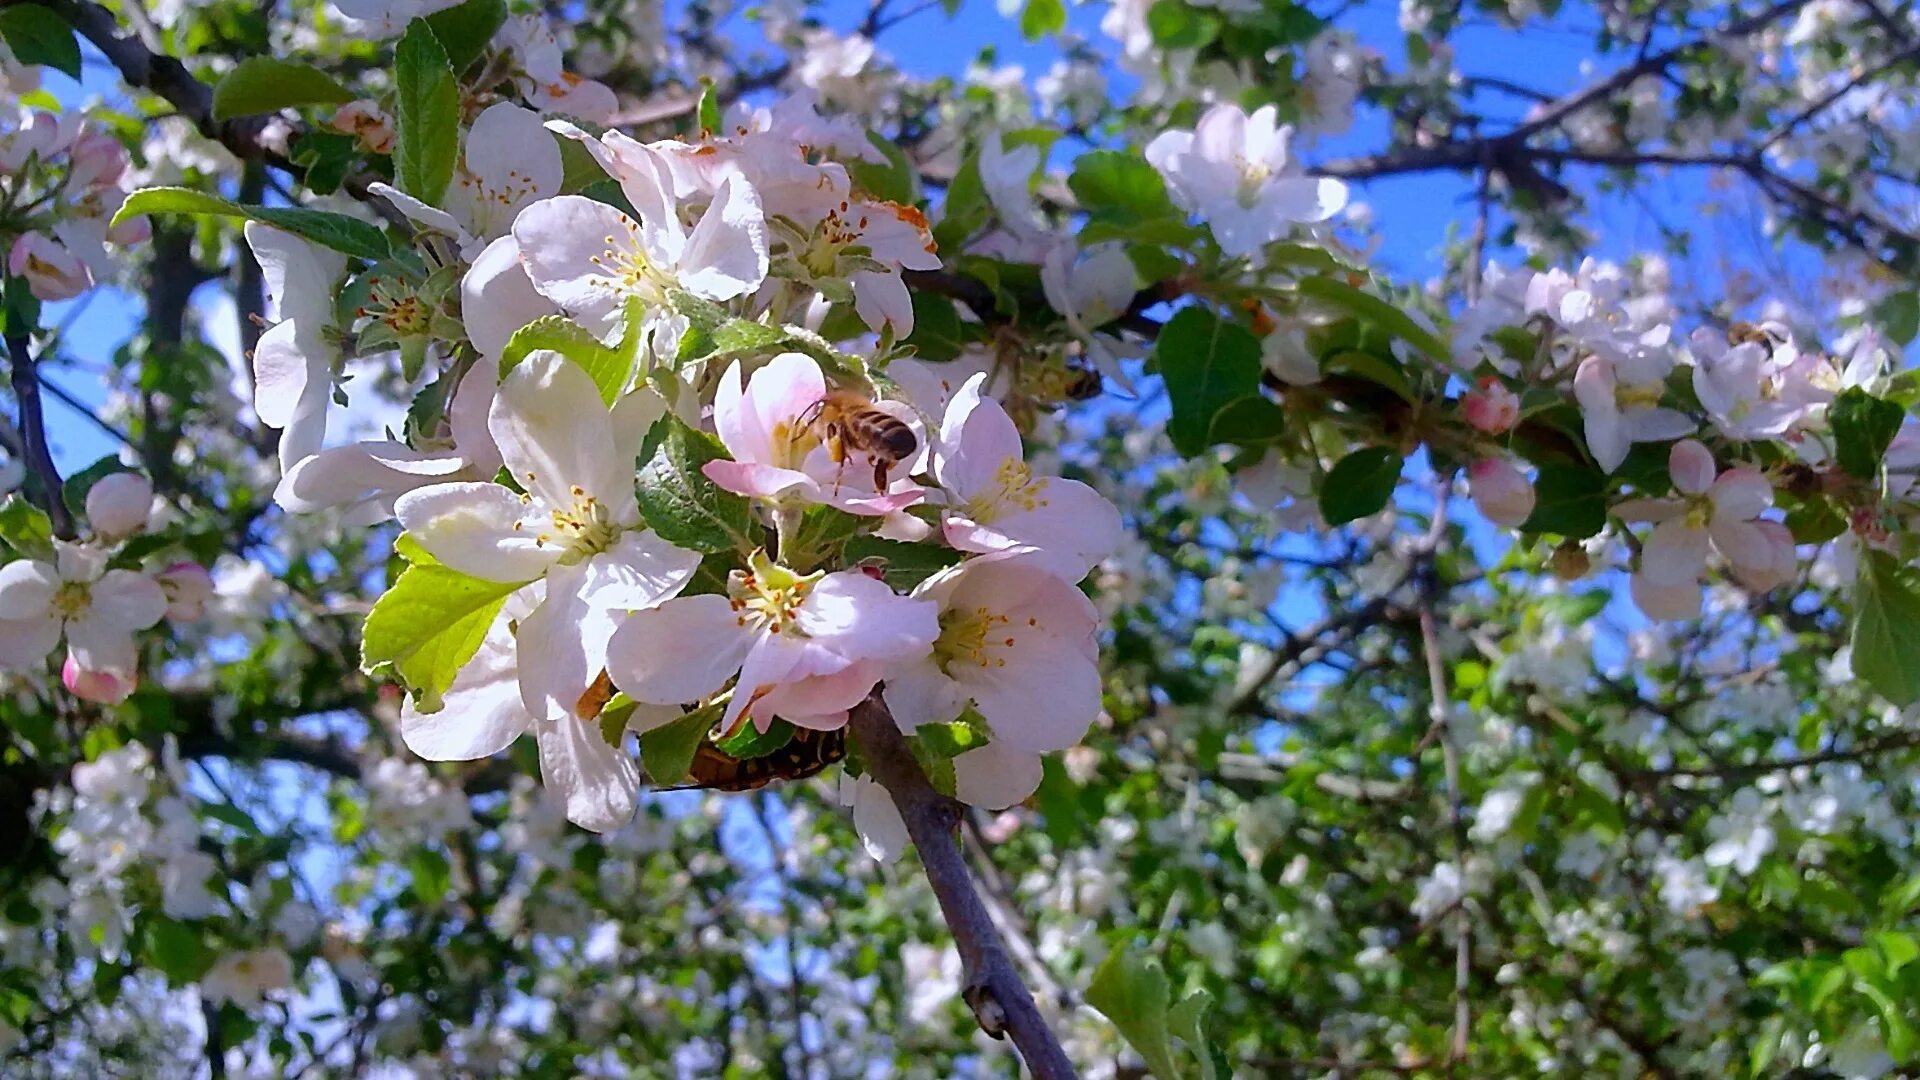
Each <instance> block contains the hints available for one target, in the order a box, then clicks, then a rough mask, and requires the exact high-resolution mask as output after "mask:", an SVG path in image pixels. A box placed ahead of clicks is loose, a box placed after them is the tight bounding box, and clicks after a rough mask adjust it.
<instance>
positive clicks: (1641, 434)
mask: <svg viewBox="0 0 1920 1080" xmlns="http://www.w3.org/2000/svg"><path fill="white" fill-rule="evenodd" d="M1622 419H1623V420H1624V421H1625V423H1626V429H1627V436H1628V437H1629V438H1630V439H1632V440H1633V441H1634V442H1665V441H1667V440H1668V439H1678V438H1681V437H1683V436H1686V435H1691V434H1693V433H1694V432H1695V431H1697V430H1699V427H1700V425H1698V424H1696V423H1694V422H1693V417H1691V416H1688V415H1687V414H1686V413H1683V412H1680V411H1678V410H1676V409H1662V408H1653V409H1634V410H1632V411H1631V412H1627V413H1623V414H1622Z"/></svg>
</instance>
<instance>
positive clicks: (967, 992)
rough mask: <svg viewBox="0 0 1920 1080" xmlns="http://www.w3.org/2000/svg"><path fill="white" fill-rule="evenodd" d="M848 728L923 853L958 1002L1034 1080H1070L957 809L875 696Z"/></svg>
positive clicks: (861, 706) (862, 705)
mask: <svg viewBox="0 0 1920 1080" xmlns="http://www.w3.org/2000/svg"><path fill="white" fill-rule="evenodd" d="M848 727H849V728H850V729H851V731H852V733H853V737H854V739H855V741H856V742H857V743H858V744H859V746H860V752H861V754H862V756H863V758H864V760H865V762H866V765H867V770H868V771H869V772H870V773H871V774H872V775H873V778H874V779H875V780H877V781H879V783H880V786H881V787H883V788H885V789H886V790H887V793H888V794H889V795H890V796H892V797H893V802H894V805H895V806H897V807H898V808H899V810H900V817H901V819H902V820H904V821H905V822H906V825H907V835H909V836H911V837H912V838H913V846H914V847H915V848H917V849H918V850H919V852H920V862H921V865H922V866H924V867H925V868H926V872H927V882H928V884H930V885H932V886H933V894H934V896H935V897H937V898H938V899H939V901H940V914H941V915H942V916H943V917H944V918H945V919H946V922H947V926H948V928H949V929H951V930H952V931H953V942H954V945H955V946H956V947H957V948H958V949H959V951H960V962H961V964H962V965H963V967H964V968H965V989H963V990H962V991H961V995H962V996H963V997H965V998H966V1001H967V1004H968V1006H970V1007H971V1008H972V1009H973V1015H974V1018H975V1019H977V1020H978V1021H979V1022H980V1029H981V1030H982V1031H985V1032H986V1033H987V1034H989V1035H991V1036H993V1037H994V1038H996V1039H1003V1038H1006V1037H1007V1036H1008V1035H1012V1036H1013V1044H1014V1046H1016V1047H1018V1048H1019V1050H1020V1056H1021V1057H1022V1058H1024V1059H1025V1060H1026V1065H1027V1070H1028V1071H1029V1072H1030V1073H1031V1074H1032V1075H1033V1077H1034V1080H1062V1078H1070V1077H1075V1076H1077V1075H1078V1074H1077V1073H1076V1072H1075V1071H1074V1067H1073V1063H1072V1062H1070V1061H1068V1060H1067V1054H1066V1051H1065V1050H1063V1049H1061V1047H1060V1041H1059V1040H1058V1039H1057V1038H1055V1037H1054V1034H1053V1031H1052V1029H1051V1028H1049V1027H1048V1026H1047V1021H1046V1018H1045V1017H1044V1016H1042V1015H1041V1014H1040V1007H1039V1006H1038V1005H1036V1004H1034V1000H1033V994H1032V993H1030V992H1029V991H1028V990H1027V987H1026V984H1025V983H1023V982H1021V981H1020V974H1019V972H1018V971H1017V970H1016V969H1015V968H1014V964H1013V957H1012V955H1011V954H1010V953H1009V952H1008V951H1007V946H1006V943H1005V942H1004V941H1002V940H1001V938H1000V932H999V930H997V929H996V928H995V927H994V924H993V916H992V915H991V914H989V913H988V911H987V908H986V905H985V904H983V903H981V901H980V894H979V893H977V892H976V891H974V886H973V879H972V878H971V877H970V876H969V875H968V873H967V864H966V860H965V859H964V858H963V857H962V855H961V853H960V847H959V845H958V843H957V842H956V840H955V835H954V834H955V829H956V828H957V827H958V825H959V822H960V806H959V804H958V803H956V802H954V801H953V800H952V799H949V798H947V797H946V796H945V795H942V794H940V793H939V792H938V791H935V790H934V788H933V785H932V784H930V783H928V782H927V776H926V773H924V772H922V771H921V769H920V763H919V762H917V761H915V760H914V757H913V752H912V751H911V750H909V749H908V748H907V742H906V739H905V738H904V737H903V736H902V735H901V734H900V728H899V726H898V725H896V724H895V723H894V719H893V716H892V714H890V713H888V712H887V707H886V705H885V704H883V703H882V702H881V700H880V696H879V694H878V693H875V694H874V695H873V696H871V697H869V698H867V700H865V701H863V702H861V703H860V704H858V705H856V706H854V707H853V712H852V715H851V718H850V719H849V720H848Z"/></svg>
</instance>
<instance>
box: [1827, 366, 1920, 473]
mask: <svg viewBox="0 0 1920 1080" xmlns="http://www.w3.org/2000/svg"><path fill="white" fill-rule="evenodd" d="M1906 415H1907V414H1906V410H1905V409H1902V408H1901V407H1900V406H1898V405H1895V404H1894V403H1893V402H1891V401H1882V400H1880V399H1879V398H1877V397H1874V396H1873V395H1872V394H1869V393H1867V392H1866V391H1865V390H1862V389H1860V388H1859V387H1857V386H1850V387H1848V388H1847V389H1845V390H1842V391H1841V392H1840V396H1839V397H1836V398H1834V399H1833V404H1832V405H1830V406H1828V407H1827V419H1828V421H1829V422H1831V423H1832V424H1833V441H1834V456H1835V457H1837V458H1838V459H1839V460H1840V467H1841V468H1843V469H1845V470H1847V472H1848V473H1849V474H1851V475H1853V476H1856V477H1859V478H1860V479H1862V480H1871V479H1873V478H1874V477H1875V476H1878V475H1879V474H1880V461H1881V459H1882V458H1884V457H1886V456H1887V447H1888V446H1891V445H1892V444H1893V437H1894V436H1895V435H1898V434H1899V433H1900V422H1901V421H1902V420H1905V419H1906Z"/></svg>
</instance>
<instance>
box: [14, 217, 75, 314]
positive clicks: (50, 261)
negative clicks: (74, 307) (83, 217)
mask: <svg viewBox="0 0 1920 1080" xmlns="http://www.w3.org/2000/svg"><path fill="white" fill-rule="evenodd" d="M7 272H8V273H10V274H12V275H14V276H15V277H18V278H23V279H25V281H26V283H27V287H28V288H29V289H30V290H32V292H33V295H34V296H35V297H37V298H39V299H41V300H46V301H54V300H71V299H73V298H74V297H76V296H79V295H80V294H81V293H83V292H86V291H87V290H88V289H90V288H92V287H93V274H92V273H91V272H90V271H88V269H87V266H86V264H85V263H83V262H81V261H80V260H79V258H77V257H76V256H75V255H74V254H73V252H71V251H68V250H67V248H66V247H65V246H64V245H62V244H61V243H60V242H59V241H57V240H55V239H53V238H52V237H50V236H47V235H46V234H45V233H38V232H24V233H21V234H20V237H19V239H17V240H15V241H14V242H13V250H12V251H11V252H9V253H8V256H7Z"/></svg>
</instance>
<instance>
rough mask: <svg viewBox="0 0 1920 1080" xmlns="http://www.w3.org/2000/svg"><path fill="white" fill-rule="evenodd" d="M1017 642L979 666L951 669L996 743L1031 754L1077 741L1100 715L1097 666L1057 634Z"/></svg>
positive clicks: (961, 665) (985, 658)
mask: <svg viewBox="0 0 1920 1080" xmlns="http://www.w3.org/2000/svg"><path fill="white" fill-rule="evenodd" d="M1017 640H1020V645H1019V646H1017V647H1016V648H1011V649H1005V650H994V651H993V652H991V653H989V654H987V655H984V656H982V657H981V660H982V661H983V663H981V664H977V665H970V664H967V663H966V662H965V661H956V662H955V663H954V664H953V665H952V666H951V667H950V668H949V671H950V673H951V674H952V675H953V676H954V679H955V681H957V682H959V683H960V685H961V686H963V687H965V688H966V690H967V692H968V693H969V694H970V695H971V696H972V698H973V702H974V706H975V707H976V708H978V709H979V710H980V715H981V716H982V717H983V718H984V719H985V720H986V721H987V726H988V727H989V728H991V729H993V738H994V741H995V742H999V743H1004V744H1005V745H1006V746H1007V748H1008V749H1010V750H1018V751H1021V752H1023V753H1030V754H1044V753H1047V752H1049V751H1052V750H1065V749H1066V748H1067V747H1069V746H1074V745H1076V744H1078V743H1079V742H1080V740H1081V739H1083V738H1084V737H1085V736H1086V734H1087V729H1088V728H1089V727H1091V726H1092V725H1093V721H1094V719H1095V718H1096V717H1098V716H1099V715H1100V691H1101V686H1100V669H1099V667H1098V666H1097V665H1095V664H1094V663H1092V662H1090V661H1088V660H1087V659H1086V657H1085V656H1084V655H1083V654H1082V653H1081V652H1080V651H1079V650H1078V649H1076V648H1075V647H1074V646H1073V645H1072V644H1071V643H1069V642H1066V641H1062V640H1059V639H1057V638H1051V637H1049V636H1046V635H1039V634H1034V635H1028V636H1027V637H1026V638H1024V639H1017ZM996 654H997V655H996Z"/></svg>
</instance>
